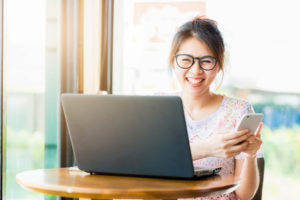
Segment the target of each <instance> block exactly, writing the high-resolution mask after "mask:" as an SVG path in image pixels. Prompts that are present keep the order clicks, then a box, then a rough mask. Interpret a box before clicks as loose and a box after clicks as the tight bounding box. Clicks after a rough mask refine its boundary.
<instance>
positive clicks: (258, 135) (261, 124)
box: [254, 122, 264, 137]
mask: <svg viewBox="0 0 300 200" xmlns="http://www.w3.org/2000/svg"><path fill="white" fill-rule="evenodd" d="M263 125H264V123H263V122H260V123H259V125H258V128H257V130H256V132H255V134H254V135H255V136H256V137H260V131H261V129H262V127H263Z"/></svg>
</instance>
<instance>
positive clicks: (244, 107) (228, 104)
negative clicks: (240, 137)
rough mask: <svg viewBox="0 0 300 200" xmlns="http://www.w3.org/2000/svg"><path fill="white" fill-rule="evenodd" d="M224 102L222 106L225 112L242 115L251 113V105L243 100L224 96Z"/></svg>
mask: <svg viewBox="0 0 300 200" xmlns="http://www.w3.org/2000/svg"><path fill="white" fill-rule="evenodd" d="M224 101H225V103H224V104H225V105H224V106H225V108H226V109H227V110H231V111H236V112H238V113H240V112H242V113H243V114H245V113H251V112H253V108H252V105H251V103H249V101H247V100H245V99H241V98H237V97H229V96H226V95H224Z"/></svg>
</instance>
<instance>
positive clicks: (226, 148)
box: [191, 130, 252, 160]
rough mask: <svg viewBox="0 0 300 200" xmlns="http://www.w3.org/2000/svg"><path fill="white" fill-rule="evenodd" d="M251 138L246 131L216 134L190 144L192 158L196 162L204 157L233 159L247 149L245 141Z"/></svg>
mask: <svg viewBox="0 0 300 200" xmlns="http://www.w3.org/2000/svg"><path fill="white" fill-rule="evenodd" d="M251 136H252V134H251V133H250V132H249V131H248V130H241V131H226V130H225V131H219V132H216V133H214V134H213V135H212V136H211V137H209V138H208V139H206V140H200V141H198V142H195V143H193V144H191V152H192V158H193V160H198V159H201V158H205V157H219V158H231V157H234V156H236V155H238V154H240V153H241V152H242V151H244V150H245V149H246V148H247V146H248V143H249V142H248V140H247V139H248V138H249V137H251Z"/></svg>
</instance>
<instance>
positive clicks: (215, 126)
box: [185, 96, 263, 200]
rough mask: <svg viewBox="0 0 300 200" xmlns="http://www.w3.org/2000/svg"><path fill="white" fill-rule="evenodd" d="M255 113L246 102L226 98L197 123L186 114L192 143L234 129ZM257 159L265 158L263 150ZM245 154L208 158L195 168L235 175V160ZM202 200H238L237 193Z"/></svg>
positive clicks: (195, 163) (196, 161)
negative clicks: (217, 168)
mask: <svg viewBox="0 0 300 200" xmlns="http://www.w3.org/2000/svg"><path fill="white" fill-rule="evenodd" d="M249 113H254V110H253V107H252V106H251V104H250V103H248V102H247V101H245V100H242V99H237V98H231V97H227V96H224V98H223V101H222V104H221V106H220V107H219V108H218V110H217V111H216V112H215V113H214V114H212V115H211V116H209V117H208V118H206V119H204V120H201V121H195V120H192V119H191V117H190V116H189V114H188V113H187V112H185V118H186V124H187V130H188V135H189V139H190V143H191V144H192V143H194V142H196V141H199V140H203V139H206V138H208V137H210V136H211V135H212V134H214V132H215V131H217V130H219V129H234V128H235V127H236V125H237V123H238V122H239V120H240V119H241V118H242V116H243V115H244V114H249ZM257 157H263V152H262V149H260V150H259V151H258V152H257ZM244 158H245V155H244V153H241V154H239V155H237V156H235V158H216V157H207V158H203V159H199V160H195V161H194V166H202V167H203V166H204V167H222V170H221V171H220V172H219V174H220V175H223V174H234V159H244ZM196 199H197V200H200V199H201V200H202V199H218V200H220V199H222V200H225V199H228V200H229V199H230V200H235V199H238V197H237V196H236V194H235V192H231V193H229V194H223V195H219V196H213V197H199V198H196Z"/></svg>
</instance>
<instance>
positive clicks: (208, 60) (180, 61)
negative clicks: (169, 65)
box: [174, 54, 217, 71]
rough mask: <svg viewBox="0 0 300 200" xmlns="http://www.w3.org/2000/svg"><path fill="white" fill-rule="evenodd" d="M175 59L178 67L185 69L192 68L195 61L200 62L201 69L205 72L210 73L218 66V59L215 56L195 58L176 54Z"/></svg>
mask: <svg viewBox="0 0 300 200" xmlns="http://www.w3.org/2000/svg"><path fill="white" fill-rule="evenodd" d="M174 58H175V60H176V63H177V65H178V67H180V68H183V69H188V68H190V67H191V66H192V65H193V64H194V63H195V60H198V63H199V66H200V68H201V69H202V70H205V71H210V70H212V69H213V68H215V66H216V65H217V58H215V57H213V56H202V57H194V56H192V55H189V54H176V55H175V56H174Z"/></svg>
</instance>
